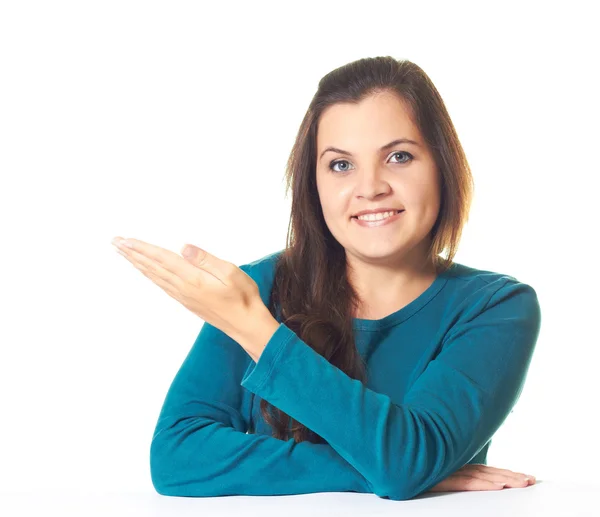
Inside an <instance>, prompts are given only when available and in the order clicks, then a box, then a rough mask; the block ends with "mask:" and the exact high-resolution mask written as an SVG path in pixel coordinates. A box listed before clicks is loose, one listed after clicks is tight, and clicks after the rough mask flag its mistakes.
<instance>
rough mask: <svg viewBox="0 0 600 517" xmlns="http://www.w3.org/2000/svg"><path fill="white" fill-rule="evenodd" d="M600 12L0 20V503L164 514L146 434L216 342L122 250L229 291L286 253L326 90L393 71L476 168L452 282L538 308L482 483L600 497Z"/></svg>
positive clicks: (332, 12) (242, 8) (233, 10)
mask: <svg viewBox="0 0 600 517" xmlns="http://www.w3.org/2000/svg"><path fill="white" fill-rule="evenodd" d="M415 4H416V5H415ZM592 4H593V2H589V3H583V2H573V1H571V2H568V3H561V4H558V3H557V4H551V3H548V2H543V3H542V2H539V3H532V2H529V3H527V2H519V3H518V4H517V3H509V2H506V1H504V2H502V3H500V4H496V5H493V6H492V5H491V4H489V3H484V2H477V3H475V2H473V3H465V2H462V3H461V2H456V1H453V2H439V3H432V2H416V3H415V2H400V1H393V2H377V1H369V2H360V3H357V4H356V6H354V5H352V4H350V3H347V2H326V1H319V2H313V3H310V2H302V3H300V2H298V3H294V4H291V3H288V2H257V1H253V2H223V3H222V4H219V5H220V7H216V6H215V2H172V1H170V2H167V1H163V2H156V1H148V0H145V1H136V2H134V1H125V0H119V1H108V0H103V1H96V2H93V1H85V2H82V1H72V2H65V1H54V2H41V1H40V2H28V1H24V0H19V1H17V0H15V1H4V2H2V3H0V173H1V184H0V221H1V223H0V224H1V229H2V233H1V237H2V240H1V241H0V242H1V244H0V245H1V246H2V249H1V253H0V260H1V261H2V263H1V272H2V279H1V281H2V287H1V288H0V293H1V305H2V307H1V309H2V311H1V314H2V317H1V324H0V354H1V355H0V393H1V397H2V399H1V403H2V416H1V420H0V422H1V427H0V433H1V436H0V458H1V465H2V466H1V468H0V486H1V487H2V490H8V491H10V490H15V491H21V490H22V491H25V490H34V491H42V490H54V489H60V488H62V489H65V488H68V489H70V490H82V491H95V490H98V491H122V490H127V491H140V492H143V491H152V490H153V488H152V485H151V480H150V471H149V447H150V440H151V437H152V433H153V430H154V426H155V424H156V420H157V418H158V413H159V411H160V408H161V406H162V403H163V400H164V396H165V395H166V392H167V390H168V388H169V386H170V383H171V381H172V379H173V377H174V375H175V373H176V371H177V370H178V368H179V366H180V364H181V362H182V361H183V359H184V358H185V356H186V354H187V352H188V351H189V349H190V347H191V345H192V344H193V342H194V340H195V338H196V336H197V334H198V332H199V330H200V327H201V325H202V321H201V320H200V319H199V318H198V317H197V316H195V315H194V314H192V313H191V312H190V311H188V310H187V309H186V308H185V307H183V306H182V305H180V304H178V302H176V301H175V300H174V299H172V298H171V297H169V296H168V295H167V294H166V293H165V292H164V291H162V290H161V289H160V288H158V287H157V286H156V285H155V284H153V283H152V282H151V281H150V280H148V279H147V278H146V277H144V276H143V275H142V274H141V273H140V272H139V271H137V270H136V269H135V268H134V267H133V266H132V265H131V264H130V263H129V262H127V261H126V259H124V258H123V257H121V256H120V255H118V254H117V253H115V251H114V246H113V245H112V244H111V240H112V238H113V237H114V236H116V235H119V236H123V237H133V238H137V239H141V240H144V241H147V242H150V243H152V244H155V245H158V246H161V247H164V248H167V249H170V250H173V251H177V252H179V250H180V249H181V247H182V246H183V244H185V243H188V242H189V243H193V244H196V245H198V246H200V247H203V248H204V249H206V250H208V251H209V252H211V253H212V254H214V255H216V256H218V257H220V258H223V259H225V260H228V261H230V262H233V263H235V264H237V265H240V264H245V263H248V262H250V261H253V260H255V259H257V258H260V257H263V256H264V255H266V254H269V253H272V252H274V251H278V250H280V249H282V248H283V247H284V245H285V236H286V231H287V226H288V217H289V207H290V199H289V198H287V199H286V198H284V183H283V175H284V168H285V162H286V160H287V157H288V153H289V152H290V150H291V147H292V144H293V141H294V138H295V136H296V131H297V129H298V126H299V124H300V121H301V119H302V117H303V116H304V113H305V111H306V109H307V107H308V103H309V102H310V99H311V98H312V96H313V94H314V92H315V90H316V87H317V83H318V81H319V79H320V78H321V77H322V76H323V75H325V74H326V73H328V72H329V71H331V70H332V69H334V68H337V67H338V66H341V65H343V64H346V63H348V62H350V61H353V60H356V59H359V58H362V57H374V56H378V55H391V56H393V57H395V58H407V59H410V60H411V61H414V62H415V63H417V64H418V65H419V66H421V67H422V68H423V69H424V70H425V71H426V73H427V74H428V75H429V76H430V77H431V79H432V80H433V82H434V83H435V85H436V87H437V88H438V90H439V91H440V93H441V95H442V97H443V99H444V101H445V103H446V106H447V108H448V110H449V112H450V115H451V117H452V119H453V121H454V124H455V126H456V128H457V131H458V134H459V136H460V138H461V141H462V144H463V146H464V148H465V151H466V153H467V157H468V159H469V162H470V165H471V167H472V169H473V174H474V177H475V183H476V191H475V201H474V205H473V208H472V211H471V215H470V220H469V223H468V225H467V227H466V229H465V232H464V237H463V239H462V243H461V247H460V251H459V253H458V255H457V256H456V257H455V260H456V261H457V262H460V263H463V264H466V265H469V266H472V267H476V268H481V269H488V270H493V271H498V272H502V273H507V274H510V275H513V276H515V277H517V278H518V279H519V280H521V281H523V282H526V283H529V284H530V285H532V286H533V287H534V288H535V290H536V292H537V294H538V298H539V301H540V305H541V308H542V318H543V321H542V329H541V333H540V336H539V340H538V345H537V349H536V352H535V355H534V358H533V361H532V364H531V368H530V372H529V376H528V379H527V383H526V386H525V389H524V391H523V393H522V396H521V399H520V400H519V402H518V404H517V406H516V407H515V409H514V411H513V413H512V414H511V415H510V416H509V417H508V419H507V420H506V422H505V424H504V425H503V427H502V428H501V429H500V430H499V431H498V433H497V434H496V435H495V437H494V440H493V443H492V446H491V448H490V451H489V464H490V465H492V466H496V467H503V468H508V469H511V470H515V471H520V472H526V473H531V474H534V475H536V476H537V477H538V479H562V478H569V479H573V480H585V479H591V478H592V477H593V476H594V475H596V470H597V464H598V462H599V460H600V457H599V453H598V448H597V442H596V439H597V438H596V437H597V432H598V431H597V427H596V423H597V418H596V415H597V412H598V397H597V395H598V388H599V384H600V383H599V381H598V374H597V371H598V366H597V361H598V357H599V355H598V346H599V344H600V339H599V338H598V320H599V319H598V309H599V305H600V304H599V303H598V292H599V287H600V285H599V282H598V274H597V257H596V255H595V254H594V253H593V250H594V249H596V248H597V236H598V225H597V223H598V215H597V204H596V202H597V197H598V191H597V185H598V181H597V179H598V175H599V173H600V170H599V168H600V167H599V165H598V163H599V160H598V152H597V151H598V137H599V134H598V133H599V132H598V116H599V115H600V109H599V102H598V92H599V88H598V87H599V83H598V79H597V77H596V72H597V68H598V61H597V57H598V54H597V51H593V50H592V49H593V47H594V46H596V47H597V46H598V44H599V42H598V41H597V40H596V41H594V37H593V36H592V34H593V32H594V31H595V30H596V26H595V23H594V20H595V18H594V16H592V8H591V5H592Z"/></svg>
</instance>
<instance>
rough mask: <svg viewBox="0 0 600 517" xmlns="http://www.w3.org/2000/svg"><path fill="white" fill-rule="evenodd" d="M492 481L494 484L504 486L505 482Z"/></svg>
mask: <svg viewBox="0 0 600 517" xmlns="http://www.w3.org/2000/svg"><path fill="white" fill-rule="evenodd" d="M494 483H495V484H496V485H500V486H501V487H505V486H506V483H497V482H496V481H494Z"/></svg>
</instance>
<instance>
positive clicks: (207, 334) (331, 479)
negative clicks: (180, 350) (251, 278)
mask: <svg viewBox="0 0 600 517" xmlns="http://www.w3.org/2000/svg"><path fill="white" fill-rule="evenodd" d="M250 363H252V364H255V363H254V361H253V360H252V359H251V358H250V356H249V355H248V354H247V353H246V351H245V350H244V349H243V348H242V347H241V346H240V345H239V344H238V343H237V342H235V341H234V340H232V339H231V338H229V336H227V335H226V334H224V333H223V332H221V331H220V330H219V329H217V328H216V327H214V326H212V325H210V324H208V323H206V322H205V323H204V324H203V326H202V329H201V330H200V333H199V334H198V337H197V338H196V341H195V343H194V345H193V347H192V348H191V350H190V352H189V353H188V355H187V357H186V359H185V361H184V362H183V364H182V365H181V367H180V369H179V371H178V372H177V374H176V376H175V379H174V380H173V382H172V384H171V386H170V388H169V390H168V393H167V395H166V397H165V401H164V403H163V407H162V410H161V412H160V415H159V418H158V422H157V425H156V429H155V431H154V435H153V438H152V443H151V446H150V472H151V478H152V483H153V486H154V488H155V490H156V491H157V492H158V493H159V494H161V495H166V496H224V495H287V494H305V493H312V492H346V491H349V492H364V493H372V488H371V486H370V484H369V483H368V482H367V481H366V479H365V478H364V477H363V476H362V475H361V474H360V473H359V472H358V471H357V470H356V469H355V468H354V467H352V466H351V465H350V464H349V463H348V462H347V461H346V460H344V459H343V458H342V457H341V456H340V455H339V454H338V453H337V452H336V451H335V450H334V449H333V448H332V447H331V446H329V445H327V444H314V443H311V442H307V441H305V442H301V443H295V442H294V440H292V439H290V440H288V441H283V440H279V439H277V438H274V437H272V436H267V435H258V434H246V431H248V429H249V422H248V421H247V420H246V419H245V418H244V417H243V416H242V415H243V412H242V411H241V406H242V401H243V393H242V392H243V391H244V390H243V388H242V387H241V386H240V381H241V378H242V376H243V374H244V372H245V370H246V369H247V367H248V365H249V364H250Z"/></svg>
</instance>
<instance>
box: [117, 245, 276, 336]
mask: <svg viewBox="0 0 600 517" xmlns="http://www.w3.org/2000/svg"><path fill="white" fill-rule="evenodd" d="M124 240H125V239H121V238H119V237H117V238H115V239H113V244H115V246H117V248H118V250H119V253H121V254H122V255H123V256H124V257H125V258H126V259H127V260H129V262H131V263H132V264H133V265H134V266H135V267H136V268H137V269H139V270H140V271H141V272H142V273H143V274H144V275H145V276H146V277H148V278H149V279H150V280H152V281H153V282H154V283H155V284H156V285H158V286H159V287H160V288H161V289H163V290H164V291H165V292H166V293H167V294H168V295H169V296H171V298H174V299H175V300H177V301H178V302H180V303H181V304H182V305H183V306H184V307H186V308H187V309H189V310H190V311H191V312H193V313H194V314H196V315H197V316H198V317H200V318H202V319H203V320H204V321H206V322H208V323H210V324H211V325H214V326H215V327H217V328H218V329H219V330H221V331H223V332H224V333H225V334H227V335H228V336H230V337H232V338H234V339H236V338H238V337H239V336H246V335H249V332H250V330H253V329H248V328H240V327H243V326H248V325H249V324H250V323H251V320H252V316H254V315H255V314H256V313H261V312H268V311H263V310H262V309H263V308H265V309H266V307H265V305H264V303H263V301H262V299H261V297H260V294H259V290H258V286H257V285H256V282H255V281H254V280H253V279H252V278H251V277H250V276H248V275H247V274H246V273H245V272H244V271H242V270H241V269H240V268H239V267H237V266H236V265H235V264H232V263H231V262H226V261H224V260H221V259H218V258H217V257H215V256H214V255H211V254H210V253H208V252H206V251H204V250H201V249H200V248H197V247H196V246H191V245H187V246H184V249H183V255H184V257H181V256H180V255H177V254H176V253H174V252H172V251H169V250H166V249H163V248H159V247H158V246H153V245H151V244H148V243H146V242H143V241H140V240H138V239H126V241H127V242H129V243H131V244H132V246H133V247H132V248H129V247H127V246H124V245H123V241H124ZM188 250H191V252H192V253H191V254H188V253H187V251H188ZM271 333H272V332H271ZM261 339H262V340H264V339H265V338H264V337H262V338H261Z"/></svg>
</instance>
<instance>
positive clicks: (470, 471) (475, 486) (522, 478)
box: [428, 463, 535, 492]
mask: <svg viewBox="0 0 600 517" xmlns="http://www.w3.org/2000/svg"><path fill="white" fill-rule="evenodd" d="M526 478H530V479H529V481H527V480H526ZM503 484H504V485H505V486H504V485H503ZM534 484H535V476H530V475H525V474H520V473H518V472H513V471H512V470H506V469H497V468H495V467H490V466H488V465H483V464H481V463H467V464H466V465H465V466H464V467H462V468H460V469H459V470H457V471H456V472H454V473H453V474H451V475H450V476H448V477H447V478H446V479H444V480H443V481H442V482H440V483H438V484H437V485H435V486H434V487H433V488H432V489H431V490H428V492H462V491H468V490H502V489H503V488H524V487H526V486H529V485H534Z"/></svg>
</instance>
